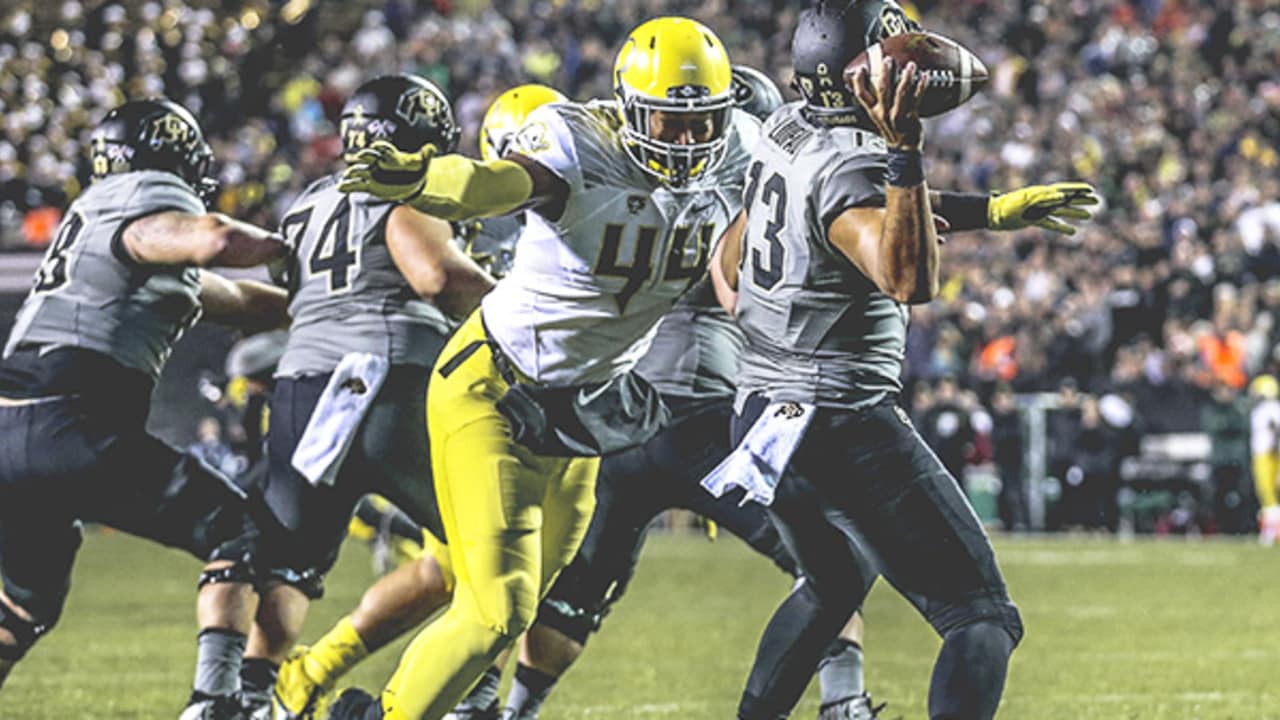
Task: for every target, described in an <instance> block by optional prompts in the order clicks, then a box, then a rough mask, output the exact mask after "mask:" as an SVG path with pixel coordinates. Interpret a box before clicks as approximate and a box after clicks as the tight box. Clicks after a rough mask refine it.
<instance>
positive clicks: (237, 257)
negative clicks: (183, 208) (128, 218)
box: [122, 211, 286, 267]
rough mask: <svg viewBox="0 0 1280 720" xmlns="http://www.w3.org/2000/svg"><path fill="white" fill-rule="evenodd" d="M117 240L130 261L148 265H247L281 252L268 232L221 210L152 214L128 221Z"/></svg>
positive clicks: (280, 248)
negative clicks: (196, 213)
mask: <svg viewBox="0 0 1280 720" xmlns="http://www.w3.org/2000/svg"><path fill="white" fill-rule="evenodd" d="M122 240H123V242H124V246H125V249H126V250H127V251H128V253H129V255H130V256H131V257H132V258H133V259H134V260H136V261H137V262H140V263H146V264H154V265H196V266H198V267H210V266H223V267H253V266H255V265H261V264H263V263H265V262H268V261H270V260H274V259H276V258H279V257H283V256H284V254H285V252H286V248H285V245H284V243H283V242H282V241H281V240H280V238H279V237H278V236H277V235H275V234H274V233H271V232H268V231H267V230H263V229H262V228H260V227H258V226H256V225H251V224H249V223H245V222H240V221H239V220H235V219H233V218H229V217H227V216H226V215H222V214H221V213H208V214H205V215H192V214H190V213H185V212H177V211H173V212H162V213H156V214H154V215H149V216H147V217H144V218H139V219H138V220H135V221H133V222H131V223H129V225H128V227H126V228H125V231H124V236H123V238H122Z"/></svg>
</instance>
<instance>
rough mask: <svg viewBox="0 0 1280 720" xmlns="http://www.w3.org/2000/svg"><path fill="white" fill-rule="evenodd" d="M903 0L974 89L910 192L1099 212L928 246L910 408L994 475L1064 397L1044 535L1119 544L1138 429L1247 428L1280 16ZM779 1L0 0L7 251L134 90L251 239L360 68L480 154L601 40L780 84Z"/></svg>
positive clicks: (277, 205)
mask: <svg viewBox="0 0 1280 720" xmlns="http://www.w3.org/2000/svg"><path fill="white" fill-rule="evenodd" d="M904 4H906V5H910V6H911V8H912V10H913V11H914V12H918V14H919V18H920V20H921V22H922V23H923V24H924V25H925V27H926V28H929V29H933V30H936V31H939V32H942V33H944V34H947V35H949V36H951V37H953V38H955V39H957V40H959V41H960V42H961V43H963V44H965V45H966V46H968V47H970V48H972V49H974V50H975V51H976V52H977V53H978V54H979V55H980V56H981V57H982V58H983V60H984V61H985V62H986V64H987V65H988V67H989V68H990V70H991V73H992V83H991V86H990V88H988V90H987V91H986V92H984V93H982V94H981V95H980V96H979V97H978V98H976V99H975V100H973V101H972V102H970V103H968V104H967V105H965V106H963V107H962V108H960V109H959V110H957V111H955V112H952V113H951V114H949V115H947V116H944V117H942V118H940V119H938V120H936V121H934V122H933V123H932V125H931V127H930V130H929V133H928V136H927V140H928V142H927V156H928V160H929V164H928V174H929V182H930V184H931V185H932V186H934V187H939V188H949V189H957V190H966V191H984V192H985V191H991V190H999V189H1002V188H1013V187H1018V186H1021V185H1026V184H1032V183H1036V182H1045V181H1051V180H1067V179H1082V180H1086V181H1089V182H1091V183H1094V184H1095V185H1097V186H1098V187H1099V189H1100V190H1101V193H1102V195H1103V196H1104V198H1105V200H1106V207H1105V209H1104V210H1102V211H1101V212H1100V213H1099V217H1098V220H1097V221H1096V222H1094V223H1093V224H1091V225H1088V226H1086V227H1085V228H1084V229H1083V230H1082V231H1081V232H1080V233H1079V234H1077V235H1075V236H1073V237H1064V238H1058V237H1051V236H1049V235H1048V234H1047V233H1045V232H1043V231H1040V230H1027V231H1023V232H1020V233H1016V234H1012V235H1009V234H1004V235H1000V236H996V235H992V234H987V233H971V234H964V235H955V236H953V237H950V238H949V239H948V245H947V247H946V249H945V250H944V258H945V261H944V265H943V273H944V289H943V291H942V296H941V298H940V299H939V300H938V301H936V302H934V303H932V304H931V305H928V306H925V307H919V308H916V309H915V311H914V314H913V320H912V324H911V328H910V335H909V338H908V348H907V374H908V377H907V387H908V398H907V401H908V403H909V404H910V406H911V407H913V408H914V409H915V411H916V416H917V419H918V420H919V421H920V422H921V428H922V431H923V432H925V433H926V435H929V436H930V439H931V440H933V441H934V442H935V447H938V448H939V453H940V454H941V455H943V457H944V459H946V460H947V461H948V464H952V463H962V464H963V463H973V462H988V463H991V464H994V466H996V467H998V468H1005V469H1007V470H1008V472H1010V473H1018V472H1022V471H1023V470H1022V469H1009V468H1007V467H1006V466H1009V465H1010V464H1011V463H1013V462H1014V460H1013V459H1012V458H1015V457H1021V455H1022V452H1021V449H1019V450H1018V451H1016V452H1015V450H1014V449H1012V448H1013V447H1014V445H1017V447H1019V448H1021V444H1022V443H1024V442H1025V439H1024V438H1023V437H1022V430H1021V429H1020V428H1021V427H1022V426H1021V425H1020V424H1019V423H1018V422H1016V420H1017V417H1018V414H1017V412H1016V404H1017V402H1018V401H1017V400H1016V399H1015V393H1016V394H1017V396H1018V397H1023V398H1024V399H1025V397H1026V396H1027V395H1028V394H1032V393H1051V394H1052V397H1054V398H1056V400H1055V402H1058V403H1059V404H1061V406H1062V407H1061V408H1059V409H1057V410H1051V412H1050V414H1051V418H1050V419H1051V420H1052V421H1053V422H1057V423H1065V425H1063V426H1062V427H1052V428H1051V432H1050V437H1051V440H1052V442H1051V443H1050V445H1051V447H1050V448H1049V452H1050V455H1051V456H1052V457H1051V458H1050V460H1049V461H1048V464H1049V465H1050V467H1049V468H1048V469H1049V471H1050V472H1051V473H1052V474H1054V476H1055V477H1058V478H1059V481H1060V483H1061V485H1062V487H1063V488H1064V491H1063V498H1064V500H1063V501H1062V502H1060V503H1059V506H1060V507H1061V506H1064V505H1065V506H1067V507H1066V509H1063V510H1062V512H1065V513H1067V515H1066V516H1064V517H1062V518H1059V519H1058V522H1060V524H1063V525H1097V526H1101V527H1108V528H1114V527H1115V526H1116V525H1117V522H1118V520H1117V518H1116V514H1117V511H1116V509H1115V507H1114V506H1115V500H1114V498H1115V497H1116V496H1117V492H1116V491H1115V487H1118V484H1119V479H1118V478H1119V475H1120V467H1121V465H1122V464H1123V463H1122V461H1123V459H1124V458H1126V457H1131V456H1134V455H1136V454H1137V453H1138V452H1139V446H1140V439H1141V438H1142V437H1145V436H1149V435H1160V434H1170V433H1204V432H1209V433H1210V435H1211V437H1218V436H1220V435H1222V433H1223V432H1227V430H1223V428H1228V429H1229V428H1236V427H1237V425H1236V424H1233V422H1226V421H1222V422H1219V421H1218V420H1220V419H1221V418H1217V415H1215V413H1218V415H1223V417H1225V416H1226V415H1231V417H1233V418H1234V417H1235V415H1236V414H1238V413H1246V416H1247V412H1248V409H1247V399H1246V397H1245V395H1244V393H1243V391H1244V388H1245V387H1246V386H1247V385H1248V383H1249V381H1250V379H1251V378H1254V377H1257V376H1258V375H1260V374H1263V373H1268V372H1274V371H1275V370H1276V368H1277V366H1278V365H1280V362H1278V360H1280V357H1278V356H1277V353H1276V352H1275V349H1276V346H1277V340H1280V328H1278V327H1277V322H1276V317H1275V315H1274V310H1273V308H1277V307H1280V157H1278V155H1277V149H1278V148H1280V75H1278V74H1277V73H1276V70H1275V69H1276V68H1277V67H1280V0H1236V1H1235V2H1219V3H1210V2H1202V1H1197V0H1128V1H1127V2H1125V1H1119V0H1063V1H1061V2H1048V1H1047V0H1040V1H1033V0H951V1H949V2H941V1H939V0H917V2H915V3H914V4H912V3H904ZM800 5H801V3H797V2H787V1H784V0H697V1H691V0H498V1H497V2H480V1H479V0H352V1H349V2H318V1H316V0H287V1H282V0H182V1H181V2H179V1H177V0H145V1H139V0H122V1H118V2H95V1H93V0H64V1H61V2H49V3H39V2H31V1H28V0H17V1H16V2H13V1H12V0H11V1H10V2H6V3H5V4H4V6H3V8H0V245H3V246H5V247H21V246H35V247H39V246H40V245H42V244H43V243H45V242H47V240H48V238H49V236H50V234H51V232H52V230H53V227H54V226H56V223H57V220H58V218H59V213H60V210H61V208H62V207H63V206H64V205H65V204H66V202H67V201H68V199H69V198H71V197H73V196H74V195H75V193H76V192H77V191H78V189H79V188H80V187H81V183H83V182H85V180H86V176H87V168H86V167H85V163H84V160H83V155H82V153H81V151H80V143H81V141H82V140H83V139H84V136H85V133H86V129H87V128H89V127H90V126H91V125H92V123H93V122H95V121H96V120H97V119H98V118H99V117H100V116H101V114H102V113H103V112H104V111H105V110H106V109H107V108H109V107H110V106H112V105H114V104H116V103H118V102H120V101H122V100H124V99H125V98H126V97H137V96H143V95H151V94H160V93H163V94H166V95H169V96H170V97H173V98H175V99H177V100H179V101H181V102H183V103H184V104H186V105H187V106H188V107H190V108H191V109H192V110H193V111H195V112H196V114H197V115H198V116H199V117H200V118H201V121H202V122H203V124H204V126H205V128H206V130H207V132H208V133H209V134H210V135H211V138H212V143H213V145H214V148H215V152H216V155H217V157H218V160H219V163H220V164H219V167H220V175H221V179H222V181H223V185H224V189H223V191H222V194H221V196H220V197H219V198H218V200H217V209H219V210H222V211H225V212H228V213H231V214H235V215H238V216H241V217H246V218H250V219H253V220H256V221H258V222H261V223H265V224H273V223H274V221H275V219H276V215H277V213H278V211H279V210H280V209H281V208H283V207H284V206H285V205H286V204H287V203H288V202H289V201H290V200H291V199H292V196H293V194H294V193H296V192H297V191H298V190H299V189H301V188H302V187H304V186H305V184H306V183H307V182H308V181H310V180H311V179H313V178H314V177H316V176H318V175H320V174H323V173H325V172H328V171H329V170H330V169H331V168H332V166H333V163H334V162H335V158H336V155H337V151H338V139H337V137H336V134H335V119H336V115H337V113H338V110H339V108H340V107H341V104H342V102H343V100H344V98H345V97H346V95H347V94H348V92H349V91H350V90H351V89H352V88H354V87H355V86H356V85H357V84H358V83H359V82H361V81H362V80H363V79H365V78H366V77H367V76H369V75H370V74H374V73H383V72H395V71H401V70H408V71H413V72H417V73H420V74H422V75H425V76H427V77H429V78H431V79H432V80H434V81H436V82H437V83H439V84H440V85H441V86H442V87H443V88H444V89H445V90H446V91H447V92H448V93H449V95H450V96H451V97H452V98H453V99H454V103H455V110H456V112H457V115H458V117H459V120H460V122H461V124H462V126H463V127H464V128H466V130H467V134H466V135H464V138H463V145H462V148H463V150H464V151H465V152H472V153H474V152H475V135H474V132H475V129H476V127H477V126H478V124H479V120H480V116H481V114H482V113H483V111H484V109H485V108H486V106H487V104H488V102H489V101H490V100H491V99H492V98H493V97H494V96H495V95H496V93H498V92H500V91H501V90H503V89H505V88H507V87H509V86H511V85H514V84H517V83H519V82H524V81H536V82H543V83H548V84H551V85H554V86H556V87H558V88H559V89H561V90H562V91H564V92H565V93H566V94H567V95H569V96H571V97H573V98H576V99H585V98H588V97H607V96H609V94H610V92H611V81H610V77H609V69H610V67H611V64H612V59H613V55H614V53H615V52H616V49H617V46H618V45H619V43H620V41H621V39H622V38H623V37H624V36H625V33H626V32H627V30H628V29H630V28H631V27H632V26H634V25H635V24H636V23H637V22H639V21H640V20H642V19H644V18H646V17H650V16H653V15H657V14H687V15H691V16H694V17H698V18H700V19H702V20H703V21H705V22H707V23H708V24H709V25H710V26H711V27H713V28H714V29H715V30H716V31H717V32H719V33H720V35H721V37H722V38H723V39H724V40H725V42H726V45H727V46H728V48H729V49H730V52H731V55H732V57H733V58H734V60H735V61H736V62H741V63H745V64H749V65H753V66H755V67H758V68H761V69H762V70H764V71H766V72H768V73H770V74H771V75H773V76H774V77H775V78H776V79H777V80H778V82H779V84H780V85H782V86H783V87H786V84H787V82H788V81H789V79H790V78H789V70H788V53H789V39H790V33H791V30H792V26H793V23H794V19H795V16H796V13H797V10H798V7H799V6H800ZM953 410H963V412H960V413H957V412H952V411H953ZM952 416H955V417H960V416H963V422H961V423H957V428H956V430H955V432H956V433H959V434H958V435H957V436H956V437H955V438H952V437H951V433H947V432H942V430H945V429H947V428H942V429H941V430H940V429H939V427H937V425H938V420H939V418H944V420H943V421H942V424H943V425H948V426H949V424H950V422H951V421H950V420H945V418H950V417H952ZM1055 417H1057V418H1066V419H1056V420H1055V419H1053V418H1055ZM974 418H976V422H975V421H974V420H973V419H974ZM1011 418H1012V419H1011ZM1215 418H1217V419H1215ZM1015 431H1016V432H1015ZM1230 432H1234V430H1231V431H1230ZM1247 433H1248V428H1247V422H1245V435H1246V441H1245V442H1244V443H1243V445H1241V444H1240V443H1239V442H1233V441H1231V440H1230V439H1228V440H1227V441H1226V442H1225V444H1223V443H1222V442H1216V443H1214V444H1213V448H1214V450H1213V453H1214V458H1213V459H1212V462H1213V463H1218V464H1222V463H1228V459H1227V456H1229V455H1231V453H1239V452H1243V459H1240V457H1235V458H1234V459H1231V460H1230V462H1239V463H1240V464H1241V465H1242V466H1244V467H1247V465H1248V449H1247V448H1248V444H1247ZM1237 440H1238V438H1237ZM1241 447H1243V448H1244V450H1243V451H1240V450H1239V448H1241ZM1233 448H1234V449H1233ZM1072 458H1074V460H1072ZM1062 463H1067V464H1066V465H1062ZM1215 467H1216V465H1215ZM953 469H954V468H953ZM1003 472H1004V471H1003V470H1002V471H1001V473H1002V474H1003ZM1098 477H1103V478H1105V483H1107V485H1106V487H1104V488H1102V489H1097V488H1098V487H1099V485H1098V483H1099V482H1102V481H1098V480H1096V478H1098ZM1073 482H1075V484H1074V485H1073V484H1072V483H1073ZM1224 482H1225V481H1224ZM1237 482H1238V484H1239V486H1240V488H1241V490H1240V493H1239V494H1240V497H1239V498H1236V499H1235V500H1234V501H1232V500H1231V499H1230V498H1229V497H1225V496H1226V495H1229V494H1230V493H1226V492H1225V491H1223V492H1218V491H1214V495H1215V497H1216V498H1217V499H1216V500H1214V501H1212V502H1211V504H1210V507H1211V510H1212V515H1213V517H1212V518H1210V519H1209V520H1207V521H1198V523H1197V524H1198V525H1199V526H1204V527H1206V528H1208V529H1212V528H1213V527H1214V526H1215V524H1216V526H1217V527H1228V528H1232V529H1235V528H1236V525H1237V524H1238V525H1241V526H1243V525H1246V524H1247V523H1248V521H1247V519H1246V520H1239V519H1238V518H1230V519H1226V518H1224V516H1223V514H1224V513H1227V511H1226V510H1224V509H1223V508H1222V507H1219V506H1220V505H1221V506H1224V507H1225V504H1226V503H1229V502H1236V503H1237V505H1239V506H1240V507H1244V508H1246V509H1247V506H1248V502H1249V500H1250V498H1251V493H1249V492H1248V486H1249V485H1250V482H1249V478H1248V473H1247V471H1246V472H1245V476H1244V477H1243V478H1242V479H1240V480H1238V481H1237ZM1005 484H1006V485H1009V484H1010V483H1005ZM1085 486H1089V488H1090V489H1089V491H1088V492H1084V493H1083V494H1080V493H1077V494H1076V495H1077V497H1072V491H1073V490H1074V489H1078V488H1081V487H1085ZM1113 486H1115V487H1113ZM1098 498H1111V499H1110V500H1099V499H1098ZM1224 498H1225V499H1224ZM1020 503H1021V501H1015V500H1007V501H1006V502H1002V507H1004V506H1005V505H1009V506H1010V507H1012V508H1014V509H1013V510H1009V511H1008V512H1010V513H1012V514H1010V515H1008V516H1007V517H1006V519H1005V524H1006V525H1009V526H1015V527H1017V526H1023V525H1025V518H1024V517H1022V516H1021V515H1019V513H1021V512H1022V511H1021V510H1018V508H1019V507H1020ZM1233 507H1234V506H1233ZM1071 508H1075V509H1074V510H1073V509H1071ZM1068 511H1069V512H1068ZM1196 512H1199V510H1197V511H1196ZM1228 514H1229V513H1228ZM1240 514H1241V517H1246V518H1247V517H1248V512H1247V511H1246V510H1242V511H1240ZM1077 516H1078V517H1077Z"/></svg>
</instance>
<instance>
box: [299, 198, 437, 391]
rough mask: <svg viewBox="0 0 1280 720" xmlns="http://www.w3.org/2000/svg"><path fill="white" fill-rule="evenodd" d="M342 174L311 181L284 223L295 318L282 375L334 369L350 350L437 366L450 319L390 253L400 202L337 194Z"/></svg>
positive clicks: (315, 372) (390, 359) (415, 363)
mask: <svg viewBox="0 0 1280 720" xmlns="http://www.w3.org/2000/svg"><path fill="white" fill-rule="evenodd" d="M338 178H339V176H338V175H330V176H328V177H325V178H322V179H320V180H318V181H316V182H315V183H313V184H312V185H311V187H309V188H307V190H306V191H305V192H303V193H302V195H301V196H300V197H299V198H298V199H297V200H296V201H294V203H293V205H292V206H291V207H290V208H289V211H288V212H287V213H285V216H284V219H283V220H281V221H280V232H281V234H282V235H284V237H285V241H286V242H287V243H288V244H289V247H290V251H291V258H290V268H289V273H288V275H289V277H288V280H289V314H290V315H291V316H292V317H293V323H292V325H290V327H289V342H288V344H287V345H286V346H285V351H284V355H283V356H282V357H281V358H280V365H279V367H278V368H277V369H276V377H295V376H298V375H318V374H323V373H327V372H332V371H333V369H334V368H335V367H337V366H338V362H339V361H341V360H342V356H344V355H346V354H347V353H352V352H366V353H372V354H374V355H379V356H382V357H385V358H387V359H388V360H389V361H390V362H391V363H392V364H393V365H399V364H410V365H426V366H431V365H432V364H433V363H434V362H435V359H436V355H438V354H439V352H440V349H441V348H442V347H443V346H444V340H445V337H446V336H447V335H448V333H449V330H450V327H449V322H448V321H447V320H446V319H445V316H444V314H443V313H441V312H440V310H439V309H438V308H436V306H435V305H433V304H432V303H430V302H428V301H426V300H423V299H422V298H421V297H419V296H418V294H417V293H416V292H414V290H413V288H412V287H410V286H409V282H408V281H407V280H405V279H404V276H403V275H401V274H400V270H399V269H398V268H397V267H396V265H395V262H393V261H392V259H391V253H390V251H389V250H388V249H387V241H386V227H387V217H388V216H389V215H390V214H391V210H392V209H393V208H395V204H394V203H389V202H386V201H383V200H379V199H377V198H375V197H373V196H372V195H367V194H364V193H353V194H347V193H343V192H339V191H338Z"/></svg>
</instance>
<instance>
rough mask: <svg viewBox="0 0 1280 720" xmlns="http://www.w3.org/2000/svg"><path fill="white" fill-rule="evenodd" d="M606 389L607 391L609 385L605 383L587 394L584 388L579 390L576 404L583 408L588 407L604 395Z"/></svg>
mask: <svg viewBox="0 0 1280 720" xmlns="http://www.w3.org/2000/svg"><path fill="white" fill-rule="evenodd" d="M608 389H609V383H605V384H603V385H601V386H600V387H598V388H596V389H595V390H593V391H591V392H587V389H586V388H579V389H578V397H577V402H578V404H579V405H582V406H583V407H585V406H587V405H590V404H591V403H593V402H595V401H596V400H597V399H598V398H599V397H600V396H601V395H604V394H605V391H607V390H608Z"/></svg>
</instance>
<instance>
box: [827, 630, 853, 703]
mask: <svg viewBox="0 0 1280 720" xmlns="http://www.w3.org/2000/svg"><path fill="white" fill-rule="evenodd" d="M818 683H819V684H820V685H821V686H822V704H823V705H830V704H831V703H835V702H840V701H841V700H847V699H849V698H851V697H856V696H858V695H861V694H862V693H863V691H864V690H865V686H864V685H863V682H862V648H861V647H859V646H858V644H857V643H855V642H853V641H851V640H845V639H844V638H836V639H835V640H834V641H833V642H832V643H831V646H830V647H828V648H827V654H826V656H825V657H823V658H822V660H821V661H819V662H818Z"/></svg>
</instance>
